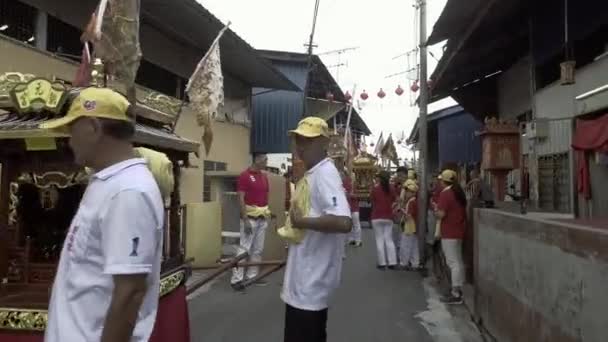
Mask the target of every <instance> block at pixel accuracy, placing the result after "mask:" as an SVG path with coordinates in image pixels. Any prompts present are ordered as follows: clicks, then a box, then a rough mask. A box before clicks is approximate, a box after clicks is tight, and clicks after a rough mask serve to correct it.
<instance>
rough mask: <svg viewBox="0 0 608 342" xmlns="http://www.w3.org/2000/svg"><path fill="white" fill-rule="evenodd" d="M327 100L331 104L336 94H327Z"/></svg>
mask: <svg viewBox="0 0 608 342" xmlns="http://www.w3.org/2000/svg"><path fill="white" fill-rule="evenodd" d="M325 98H327V100H328V101H329V102H331V101H333V100H334V94H332V93H331V92H330V91H328V92H327V94H325Z"/></svg>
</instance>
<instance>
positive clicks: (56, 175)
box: [8, 171, 89, 226]
mask: <svg viewBox="0 0 608 342" xmlns="http://www.w3.org/2000/svg"><path fill="white" fill-rule="evenodd" d="M88 180H89V176H88V175H87V174H86V172H84V171H78V172H72V173H64V172H61V171H49V172H45V173H42V174H36V173H27V172H24V173H22V174H21V175H20V176H19V177H18V178H17V181H15V182H11V183H10V186H9V198H10V201H9V204H8V224H9V226H15V225H16V224H17V221H18V213H17V207H18V206H19V196H18V193H19V185H20V184H33V185H35V186H36V187H37V188H38V189H40V191H41V192H42V196H41V198H42V199H45V198H48V199H50V200H51V201H52V200H53V197H54V196H53V192H54V191H56V190H57V189H58V188H59V189H65V188H68V187H70V186H74V185H77V184H86V183H87V182H88ZM45 195H48V196H45ZM52 204H53V203H52V202H50V205H52Z"/></svg>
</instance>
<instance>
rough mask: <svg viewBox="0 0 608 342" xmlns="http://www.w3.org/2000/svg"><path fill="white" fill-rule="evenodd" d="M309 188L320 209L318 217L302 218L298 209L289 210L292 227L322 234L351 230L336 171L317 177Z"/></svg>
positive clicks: (347, 208)
mask: <svg viewBox="0 0 608 342" xmlns="http://www.w3.org/2000/svg"><path fill="white" fill-rule="evenodd" d="M315 187H316V189H313V188H311V189H310V191H311V194H310V195H311V197H312V198H313V201H314V200H316V201H318V205H319V207H320V208H321V211H322V213H321V216H320V217H304V215H303V214H302V213H301V212H300V211H299V209H298V208H295V206H294V207H293V208H291V211H290V219H291V223H292V224H293V226H294V227H297V228H300V229H309V230H314V231H318V232H323V233H348V232H350V231H351V229H352V221H351V219H350V205H349V204H348V201H347V200H346V192H345V191H344V187H343V186H342V180H341V178H340V176H339V174H338V172H337V171H336V172H335V173H333V172H328V173H327V174H324V175H319V179H318V180H317V182H316V184H315Z"/></svg>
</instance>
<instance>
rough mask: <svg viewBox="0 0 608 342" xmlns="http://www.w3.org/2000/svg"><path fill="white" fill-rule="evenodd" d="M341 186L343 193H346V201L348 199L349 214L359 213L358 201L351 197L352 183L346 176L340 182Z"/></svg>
mask: <svg viewBox="0 0 608 342" xmlns="http://www.w3.org/2000/svg"><path fill="white" fill-rule="evenodd" d="M342 186H343V187H344V191H346V199H348V204H349V205H350V212H351V213H356V212H359V200H357V198H355V196H353V181H352V179H351V178H350V177H348V176H346V177H345V178H344V180H343V181H342Z"/></svg>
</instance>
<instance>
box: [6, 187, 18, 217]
mask: <svg viewBox="0 0 608 342" xmlns="http://www.w3.org/2000/svg"><path fill="white" fill-rule="evenodd" d="M18 193H19V183H14V182H13V183H11V184H10V185H9V202H8V225H9V226H12V227H14V226H15V225H16V224H17V207H18V206H19V196H17V194H18Z"/></svg>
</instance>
